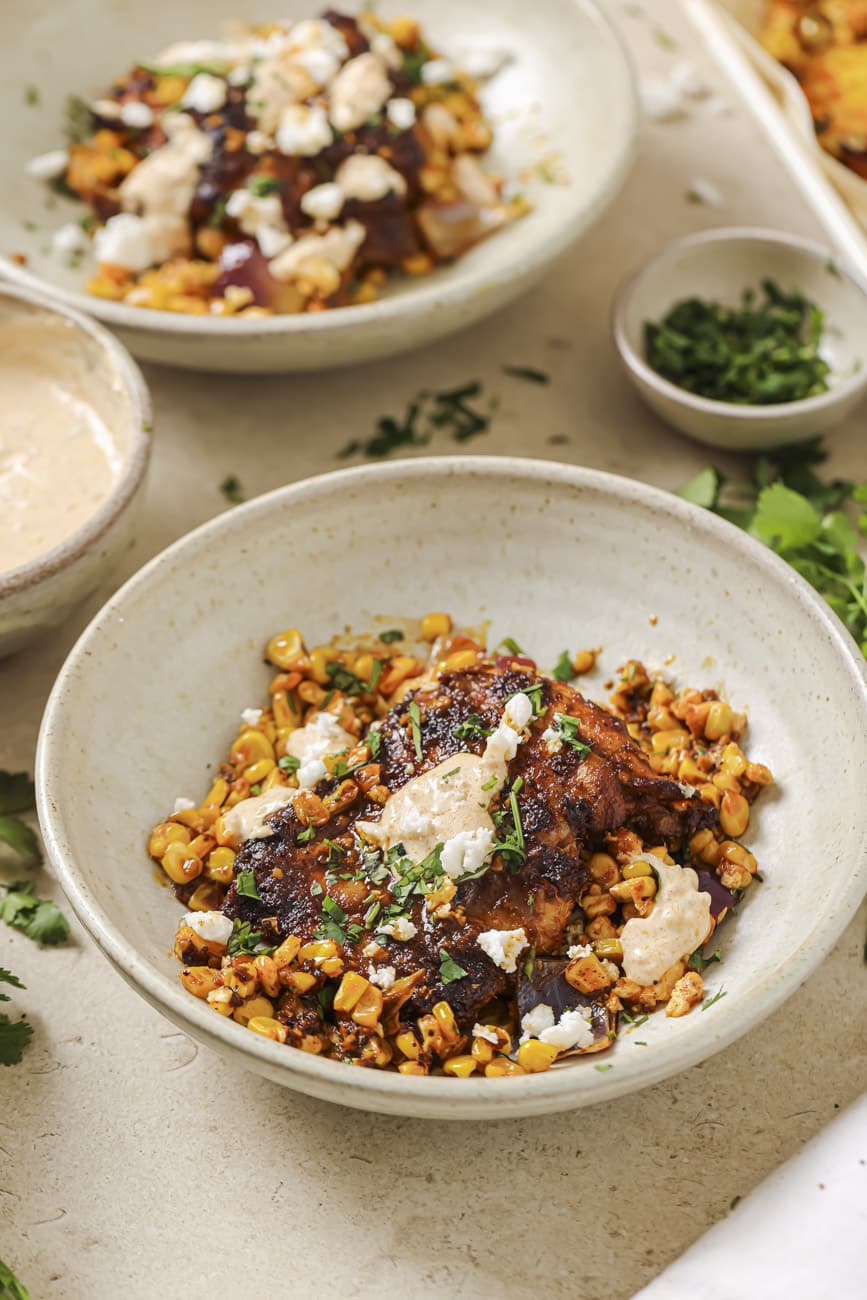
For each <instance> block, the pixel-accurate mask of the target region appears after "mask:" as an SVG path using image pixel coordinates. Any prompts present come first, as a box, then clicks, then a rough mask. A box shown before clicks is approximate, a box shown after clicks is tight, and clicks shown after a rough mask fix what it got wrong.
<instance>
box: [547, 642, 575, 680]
mask: <svg viewBox="0 0 867 1300" xmlns="http://www.w3.org/2000/svg"><path fill="white" fill-rule="evenodd" d="M551 676H552V677H553V678H554V680H555V682H571V681H572V678H573V677H574V676H575V670H574V668H573V667H572V657H571V655H570V654H569V651H568V650H564V651H563V653H562V654H561V656H560V658H559V659H558V660H557V662H556V664H555V665H554V668H553V670H552V672H551Z"/></svg>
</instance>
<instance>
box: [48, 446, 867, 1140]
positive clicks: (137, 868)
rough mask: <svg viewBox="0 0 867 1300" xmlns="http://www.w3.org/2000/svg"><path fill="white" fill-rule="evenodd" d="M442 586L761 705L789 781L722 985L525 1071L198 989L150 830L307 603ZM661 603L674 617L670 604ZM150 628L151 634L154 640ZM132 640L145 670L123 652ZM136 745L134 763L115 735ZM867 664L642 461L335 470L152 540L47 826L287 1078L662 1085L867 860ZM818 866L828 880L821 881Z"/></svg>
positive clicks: (395, 609) (848, 888)
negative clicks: (181, 951) (184, 959)
mask: <svg viewBox="0 0 867 1300" xmlns="http://www.w3.org/2000/svg"><path fill="white" fill-rule="evenodd" d="M429 609H448V610H451V611H453V613H454V615H455V616H456V618H457V619H458V620H460V621H464V622H468V623H475V622H478V621H479V620H482V619H490V621H491V638H492V643H494V642H496V641H497V640H498V639H499V638H500V637H501V636H503V635H505V634H511V635H512V636H514V637H516V638H517V639H518V640H519V642H520V643H521V644H522V645H523V646H525V647H527V648H528V649H529V650H530V652H532V653H533V654H534V655H536V656H538V659H539V661H540V662H541V663H542V664H551V663H553V662H554V661H555V659H556V658H557V656H558V655H559V653H560V651H561V650H562V649H563V647H564V646H566V645H568V646H570V647H572V648H573V649H575V648H577V647H579V646H588V645H603V646H604V647H605V649H604V652H603V657H602V666H601V673H600V675H599V678H598V681H597V683H596V687H595V691H594V690H593V689H590V687H589V686H588V688H587V689H588V693H589V694H591V695H592V694H594V693H596V694H598V695H599V696H600V697H604V691H602V688H601V685H600V683H601V681H602V680H604V677H605V676H606V675H607V674H608V673H609V672H611V671H613V670H614V668H615V667H616V665H617V664H618V663H619V662H621V660H622V658H623V657H625V656H627V655H632V654H635V655H639V656H643V657H644V658H645V659H646V660H647V661H648V662H649V663H651V664H657V665H658V664H661V663H662V662H663V661H664V660H665V659H666V657H667V656H668V655H674V656H676V657H675V659H674V661H673V663H672V664H671V666H670V668H668V669H667V671H669V672H671V673H674V674H676V675H677V676H678V678H679V679H680V680H681V681H682V682H683V683H697V684H703V685H708V686H710V685H719V686H722V687H723V688H724V689H725V690H726V692H727V693H728V695H729V698H730V699H731V700H732V701H733V702H734V703H735V705H736V706H737V707H742V706H747V707H748V708H749V712H750V719H751V727H750V735H749V748H750V753H751V754H753V755H754V756H756V757H757V758H759V759H760V760H761V761H763V762H766V763H768V764H770V766H771V767H772V768H773V770H774V772H775V775H776V777H777V780H778V783H779V784H778V787H777V788H776V789H775V790H774V791H772V792H769V793H768V794H767V796H766V797H763V799H762V800H761V801H760V803H759V805H758V809H757V811H756V814H755V816H754V818H753V824H752V826H751V828H750V836H749V842H750V844H751V846H752V847H753V848H754V849H755V851H756V853H757V854H758V856H759V860H760V862H761V866H762V870H763V872H764V875H765V883H764V884H762V885H757V886H755V887H754V889H752V890H751V891H750V894H751V897H750V898H749V900H748V903H747V904H746V905H745V906H744V907H743V908H742V909H741V912H740V915H739V916H738V917H737V919H736V921H735V922H734V923H733V924H731V925H730V926H728V927H724V929H723V930H722V931H721V932H720V940H721V947H722V948H723V950H724V953H725V960H724V962H723V964H722V965H721V966H719V967H717V966H715V967H714V968H713V971H712V973H711V974H710V975H709V977H708V981H707V983H708V990H709V992H710V993H713V992H716V991H718V990H719V988H720V987H721V986H724V987H725V992H726V996H725V997H724V998H722V999H721V1000H720V1001H718V1002H716V1003H715V1005H714V1006H713V1007H711V1008H709V1009H708V1010H707V1011H696V1012H693V1013H692V1014H691V1015H689V1016H686V1017H684V1018H683V1019H681V1020H666V1018H665V1016H664V1015H660V1016H655V1017H651V1018H650V1020H649V1021H648V1022H647V1024H646V1025H644V1026H642V1035H641V1036H642V1039H643V1040H645V1041H646V1043H647V1046H646V1047H641V1048H639V1049H636V1047H635V1046H634V1044H633V1043H632V1042H631V1041H630V1039H629V1037H628V1036H627V1037H625V1038H624V1039H622V1040H621V1041H620V1042H618V1043H616V1044H615V1046H614V1048H613V1050H612V1052H611V1054H610V1055H609V1056H608V1059H607V1061H606V1062H605V1064H609V1063H610V1065H611V1068H610V1069H607V1070H604V1071H600V1070H599V1069H597V1068H595V1066H596V1065H598V1063H599V1062H598V1058H594V1057H590V1058H587V1059H584V1060H580V1059H579V1060H575V1061H572V1062H567V1063H565V1064H564V1065H562V1066H559V1067H556V1068H555V1069H554V1070H552V1071H551V1072H549V1073H547V1074H539V1075H532V1076H527V1077H522V1078H515V1079H485V1078H474V1079H467V1080H456V1079H447V1078H442V1077H439V1078H435V1077H430V1078H407V1077H404V1076H402V1075H399V1074H396V1073H394V1074H392V1073H385V1072H380V1071H377V1070H362V1069H353V1070H347V1068H346V1067H345V1066H344V1065H342V1064H340V1063H338V1062H334V1061H329V1060H321V1059H319V1058H318V1057H315V1056H310V1055H307V1054H305V1053H303V1052H301V1051H298V1050H296V1049H294V1048H289V1047H283V1046H281V1045H280V1044H278V1043H274V1042H270V1041H267V1040H265V1039H263V1038H259V1037H258V1036H257V1035H255V1034H251V1033H250V1032H249V1031H247V1030H245V1029H243V1028H241V1027H240V1026H239V1025H237V1024H235V1023H234V1022H232V1021H227V1020H224V1019H223V1017H221V1016H219V1015H216V1014H215V1013H214V1012H213V1011H212V1010H211V1009H210V1008H209V1007H208V1006H207V1005H206V1004H205V1003H203V1002H200V1001H197V1000H196V999H194V998H192V997H190V996H189V995H188V994H187V993H185V992H184V991H183V989H182V988H181V985H180V983H179V981H178V965H177V962H176V961H175V959H174V958H173V957H170V956H168V955H167V954H168V951H169V949H170V946H171V942H172V936H173V934H174V930H175V927H176V923H177V919H178V916H179V907H178V904H177V902H176V901H175V899H174V897H173V895H172V894H171V893H170V892H169V891H168V890H167V889H161V888H159V886H158V885H157V884H156V883H155V881H154V875H153V872H152V869H151V864H150V861H149V859H148V858H147V855H146V849H145V841H146V837H147V832H148V829H149V827H150V826H151V824H152V823H153V822H154V821H156V820H158V819H159V817H160V816H161V815H162V814H163V812H164V810H165V809H166V808H167V807H170V806H171V805H172V802H173V801H174V799H175V797H176V796H177V795H179V794H187V793H192V792H195V791H196V790H199V789H204V788H206V783H207V781H208V779H209V777H208V770H209V768H213V764H214V760H215V758H216V757H217V756H218V755H219V754H220V753H221V752H223V751H224V749H225V746H226V744H227V743H229V742H230V740H231V737H232V736H233V735H234V724H235V721H236V719H237V717H238V716H239V713H240V711H241V709H243V708H245V707H248V706H250V705H254V704H256V703H258V702H260V701H261V700H262V699H263V698H264V697H265V692H266V688H267V682H268V680H269V676H270V674H269V672H268V669H267V668H266V667H265V666H264V665H263V663H262V656H261V650H262V646H263V645H264V644H265V642H266V640H267V639H268V638H269V636H270V635H271V634H272V633H273V632H274V631H275V629H279V628H283V627H286V626H291V625H295V626H298V627H300V628H302V629H303V630H304V632H305V634H306V635H307V636H308V638H309V639H310V640H311V641H313V642H315V641H317V640H321V639H325V638H328V637H329V636H330V635H331V634H332V633H333V632H334V631H335V630H338V629H340V628H342V627H343V626H344V625H345V624H347V623H349V624H351V625H352V626H354V627H355V628H356V629H359V630H363V629H364V628H365V627H366V626H369V621H370V620H371V618H372V617H373V616H374V615H377V614H382V615H386V616H388V615H395V614H400V613H408V614H420V613H423V612H426V611H427V610H429ZM652 616H655V618H656V619H657V622H656V624H655V625H653V624H651V622H650V619H651V617H652ZM143 644H147V646H148V654H147V656H146V657H142V655H141V654H140V648H141V646H142V645H143ZM133 660H135V661H136V663H137V672H136V690H135V692H133V693H130V691H129V690H128V687H127V683H128V676H127V674H126V672H125V671H123V669H124V668H125V666H126V665H128V664H129V663H130V662H131V661H133ZM119 754H123V755H134V761H122V762H118V759H117V756H118V755H119ZM865 779H867V672H865V664H864V661H863V659H862V658H861V657H860V654H859V653H858V651H857V648H856V646H855V645H854V642H853V641H852V640H851V639H850V638H849V636H848V634H847V633H846V632H845V631H844V630H843V628H842V627H841V625H840V624H839V623H838V622H837V620H836V618H835V617H834V615H833V614H831V612H830V611H829V610H828V608H827V606H826V605H825V604H824V603H823V602H822V601H821V600H820V599H819V597H818V596H816V595H815V593H814V592H813V591H812V590H811V588H809V587H808V586H807V585H806V583H804V582H803V581H802V580H801V579H800V578H799V577H798V576H797V575H796V574H795V573H794V572H793V571H792V570H791V569H789V568H788V567H787V566H786V565H785V564H784V563H783V562H782V561H781V560H780V559H778V558H777V557H776V556H775V555H774V554H772V553H771V552H770V551H768V550H766V549H764V548H763V547H761V546H760V545H759V544H758V543H756V542H754V541H753V540H752V539H750V538H749V537H748V536H746V534H744V533H742V532H740V531H739V530H737V529H735V528H733V527H731V526H730V525H729V524H727V523H725V522H724V521H723V520H721V519H718V518H717V517H716V516H714V515H712V514H710V513H706V512H702V511H701V510H699V509H697V508H695V507H693V506H690V505H689V504H687V503H686V502H684V501H682V500H680V499H679V498H677V497H673V496H670V495H668V494H667V493H664V492H661V491H658V490H656V489H653V488H649V487H646V486H645V485H643V484H640V483H636V482H632V481H630V480H627V479H621V478H617V477H614V476H612V475H608V474H601V473H597V472H594V471H590V470H582V469H575V468H572V467H569V466H565V465H558V464H553V463H543V462H536V461H523V460H512V459H506V458H503V459H500V458H497V457H478V458H477V457H467V458H454V457H452V458H450V457H443V458H441V459H421V460H412V461H403V462H397V463H394V464H389V465H381V466H372V467H362V468H359V469H350V470H344V471H340V472H338V473H334V474H326V475H324V476H322V477H319V478H314V479H310V480H308V481H307V482H303V483H298V484H295V485H293V486H290V487H286V488H282V489H280V490H279V491H276V492H272V493H270V494H268V495H267V496H264V497H260V498H259V499H258V500H256V501H252V502H250V503H249V504H247V505H245V506H241V507H239V508H238V509H236V510H232V511H230V512H228V513H227V514H224V515H222V516H220V517H219V518H218V519H216V520H214V521H212V522H211V523H208V524H206V525H204V526H203V527H202V528H199V529H197V530H196V531H195V532H193V533H191V534H190V535H189V536H188V537H186V538H184V539H182V540H181V541H180V542H178V543H176V544H175V545H174V546H172V547H170V548H169V549H168V550H167V551H164V552H163V554H162V555H160V556H158V557H157V558H156V559H155V560H153V561H151V563H150V564H148V565H146V567H145V568H144V569H142V570H141V572H140V573H138V574H137V575H136V576H135V577H134V578H132V579H131V580H130V581H129V582H128V583H127V584H126V586H125V587H123V588H122V589H121V590H120V591H119V592H118V593H117V595H115V596H114V597H113V598H112V599H111V600H110V601H109V603H108V604H107V605H106V606H105V608H104V609H103V610H102V611H101V613H100V614H99V615H98V616H97V617H96V619H94V621H93V622H92V624H91V625H90V627H89V628H88V629H87V631H86V632H85V633H84V635H83V636H82V637H81V639H80V640H79V642H78V644H77V645H76V647H75V649H74V650H73V651H72V653H71V655H70V656H69V659H68V660H67V662H66V665H65V667H64V668H63V670H62V672H61V674H60V676H59V678H58V680H57V684H56V686H55V688H54V691H53V693H52V696H51V699H50V701H49V704H48V708H47V710H46V714H45V718H44V721H43V725H42V731H41V735H40V741H39V752H38V757H37V789H38V800H39V816H40V821H41V824H42V829H43V833H44V836H45V843H46V847H47V849H48V853H49V855H50V857H51V860H52V862H53V864H54V866H55V868H56V870H57V872H58V874H59V877H60V880H61V883H62V884H63V887H64V889H65V890H66V893H67V895H68V897H69V899H70V902H71V903H72V905H73V907H74V908H75V911H76V912H77V914H78V916H79V917H80V918H81V920H82V922H83V923H84V925H85V926H86V927H87V928H88V930H89V931H90V933H91V934H92V935H93V937H94V938H95V939H96V941H97V943H98V944H99V945H100V947H101V948H102V950H103V952H104V953H105V954H106V955H107V956H108V957H109V959H110V960H111V961H112V962H113V964H114V965H115V967H116V968H117V970H118V971H119V972H120V973H121V974H122V975H123V977H124V978H125V979H126V980H127V981H128V982H129V983H130V984H131V985H132V986H133V987H134V988H135V989H136V990H137V991H138V992H139V993H141V994H142V995H143V996H144V997H145V998H146V999H147V1000H148V1001H149V1002H150V1003H151V1004H152V1005H153V1006H155V1007H157V1008H158V1009H159V1010H160V1011H162V1012H163V1013H164V1014H165V1015H166V1016H168V1017H169V1019H170V1020H172V1021H173V1022H174V1023H175V1024H176V1025H178V1026H179V1027H180V1028H182V1029H183V1030H184V1031H185V1032H187V1033H189V1034H191V1035H193V1036H194V1037H195V1038H196V1039H198V1040H199V1041H200V1042H203V1043H205V1044H207V1045H208V1046H210V1047H212V1048H214V1049H216V1050H217V1051H219V1052H221V1053H223V1054H224V1055H226V1056H227V1057H231V1058H234V1059H235V1060H236V1061H237V1062H238V1063H239V1064H242V1065H245V1066H247V1067H249V1068H251V1069H253V1070H256V1071H258V1072H259V1073H261V1074H263V1075H265V1076H266V1077H267V1078H269V1079H272V1080H274V1081H275V1082H277V1083H281V1084H284V1085H286V1086H289V1087H292V1088H296V1089H299V1090H300V1091H302V1092H307V1093H310V1094H311V1095H313V1096H316V1097H321V1098H324V1099H326V1100H329V1101H335V1102H340V1103H343V1104H345V1105H349V1106H356V1107H361V1108H363V1109H368V1110H375V1111H382V1112H385V1113H389V1114H396V1115H414V1116H423V1117H431V1118H440V1119H476V1120H478V1119H492V1118H503V1117H507V1116H515V1115H533V1114H541V1113H544V1112H546V1111H556V1110H565V1109H568V1108H570V1107H575V1106H583V1105H588V1104H591V1103H593V1102H597V1101H603V1100H606V1099H608V1098H612V1097H617V1096H619V1095H621V1094H622V1093H625V1092H628V1091H630V1090H632V1089H636V1088H641V1087H643V1086H645V1085H647V1084H650V1083H653V1082H655V1081H657V1080H658V1079H661V1078H664V1077H665V1076H667V1075H670V1074H673V1073H674V1072H675V1071H677V1070H681V1069H684V1068H685V1067H686V1066H689V1065H692V1064H694V1063H695V1062H696V1061H700V1060H702V1059H703V1058H704V1057H707V1056H709V1055H710V1054H712V1053H713V1052H716V1051H719V1049H720V1048H723V1047H725V1046H726V1045H727V1044H728V1043H731V1042H732V1041H733V1040H734V1039H736V1038H737V1037H739V1035H741V1034H742V1033H744V1032H745V1031H746V1030H747V1029H749V1028H750V1027H751V1026H752V1025H754V1024H756V1023H757V1022H758V1021H760V1020H761V1019H762V1017H763V1016H766V1015H767V1014H768V1013H769V1012H770V1011H772V1010H773V1009H774V1008H775V1007H777V1006H779V1004H780V1003H781V1002H782V1001H783V1000H784V999H785V998H786V997H787V996H788V995H789V994H790V993H792V992H793V991H794V990H795V988H796V987H797V986H798V984H799V983H800V982H801V981H802V980H804V979H805V978H806V977H807V976H808V975H809V974H810V972H811V970H812V969H813V968H814V967H815V966H816V965H817V964H818V963H819V962H820V961H821V960H822V957H823V956H824V955H825V953H827V951H828V950H829V949H830V947H831V946H832V944H833V943H834V940H835V939H836V938H837V936H838V935H839V934H840V932H841V931H842V929H843V927H844V926H845V924H846V922H847V921H848V920H849V918H850V916H851V913H852V911H853V909H854V908H855V907H856V905H857V904H858V902H859V900H860V898H861V896H862V894H863V892H864V889H865V885H867V808H865V803H864V798H863V792H864V784H865ZM819 880H820V882H821V883H820V884H818V883H817V882H818V881H819Z"/></svg>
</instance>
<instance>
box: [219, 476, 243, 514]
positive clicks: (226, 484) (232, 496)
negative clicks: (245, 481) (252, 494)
mask: <svg viewBox="0 0 867 1300" xmlns="http://www.w3.org/2000/svg"><path fill="white" fill-rule="evenodd" d="M220 491H221V492H222V494H223V496H224V497H225V498H226V500H227V501H229V502H231V504H232V505H233V506H239V505H240V504H241V502H242V501H246V499H247V498H246V497H245V496H244V489H243V488H242V487H241V480H240V479H239V478H238V475H237V474H228V475H227V476H226V477H225V478H224V479H223V481H222V483H221V484H220Z"/></svg>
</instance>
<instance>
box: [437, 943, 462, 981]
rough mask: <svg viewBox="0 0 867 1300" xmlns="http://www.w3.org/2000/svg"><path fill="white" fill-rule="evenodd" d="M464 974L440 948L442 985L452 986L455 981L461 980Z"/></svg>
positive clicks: (453, 960) (460, 967)
mask: <svg viewBox="0 0 867 1300" xmlns="http://www.w3.org/2000/svg"><path fill="white" fill-rule="evenodd" d="M466 973H467V972H466V971H465V970H464V968H463V966H459V965H458V963H457V962H456V961H455V959H454V958H453V957H450V956H449V954H448V953H447V952H446V950H445V948H440V979H441V980H442V982H443V984H454V982H455V981H456V980H462V979H463V978H464V976H465V975H466Z"/></svg>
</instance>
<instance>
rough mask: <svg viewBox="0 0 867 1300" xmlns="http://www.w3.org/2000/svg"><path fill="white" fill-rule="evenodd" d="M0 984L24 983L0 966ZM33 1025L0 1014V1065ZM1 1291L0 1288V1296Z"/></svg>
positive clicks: (19, 1048)
mask: <svg viewBox="0 0 867 1300" xmlns="http://www.w3.org/2000/svg"><path fill="white" fill-rule="evenodd" d="M0 984H8V985H9V986H10V988H13V989H23V988H24V985H23V984H22V983H21V981H20V979H18V977H17V976H16V975H13V974H12V972H11V971H10V970H5V969H4V968H3V967H2V966H0ZM9 1001H11V999H10V997H9V995H8V994H7V993H0V1002H9ZM32 1033H33V1027H32V1025H31V1024H29V1022H28V1021H27V1019H26V1018H25V1017H22V1018H21V1019H20V1020H17V1021H13V1020H10V1019H9V1017H8V1015H6V1014H5V1012H4V1013H2V1014H0V1065H17V1064H18V1062H19V1061H20V1060H21V1057H22V1056H23V1055H24V1049H25V1047H26V1046H27V1044H28V1042H29V1041H30V1037H31V1035H32ZM3 1280H4V1279H3V1263H2V1261H0V1284H2V1282H3ZM2 1295H3V1291H2V1290H0V1296H2Z"/></svg>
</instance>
